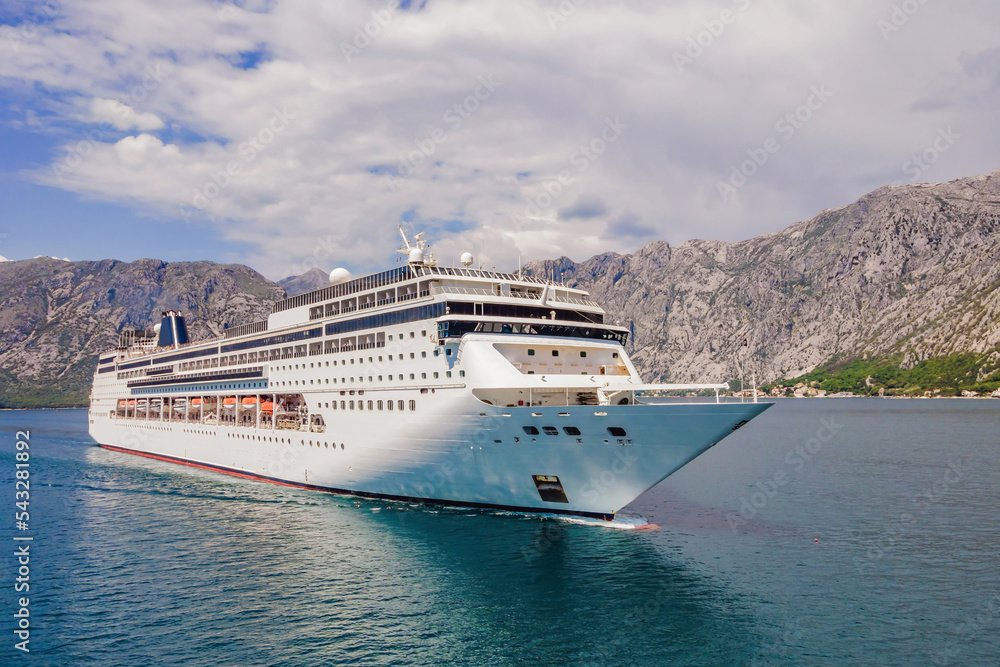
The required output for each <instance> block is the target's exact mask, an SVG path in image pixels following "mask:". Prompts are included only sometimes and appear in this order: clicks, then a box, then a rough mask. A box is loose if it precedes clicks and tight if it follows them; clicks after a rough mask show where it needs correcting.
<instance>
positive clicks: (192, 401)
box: [191, 398, 201, 405]
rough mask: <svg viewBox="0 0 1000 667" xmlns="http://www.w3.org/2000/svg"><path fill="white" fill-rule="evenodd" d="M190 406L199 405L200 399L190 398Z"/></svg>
mask: <svg viewBox="0 0 1000 667" xmlns="http://www.w3.org/2000/svg"><path fill="white" fill-rule="evenodd" d="M191 405H201V399H200V398H192V399H191Z"/></svg>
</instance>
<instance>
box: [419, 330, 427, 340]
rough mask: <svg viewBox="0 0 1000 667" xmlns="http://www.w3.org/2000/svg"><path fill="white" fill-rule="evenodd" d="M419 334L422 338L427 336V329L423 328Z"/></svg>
mask: <svg viewBox="0 0 1000 667" xmlns="http://www.w3.org/2000/svg"><path fill="white" fill-rule="evenodd" d="M420 335H421V336H423V337H424V338H427V330H426V329H425V330H423V331H421V332H420Z"/></svg>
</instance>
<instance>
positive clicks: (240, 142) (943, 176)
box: [0, 0, 1000, 279]
mask: <svg viewBox="0 0 1000 667" xmlns="http://www.w3.org/2000/svg"><path fill="white" fill-rule="evenodd" d="M0 7H2V8H0V255H2V256H4V257H7V258H10V259H23V258H28V257H33V256H36V255H51V256H57V257H68V258H69V259H71V260H82V259H103V258H116V259H121V260H126V261H131V260H135V259H138V258H142V257H156V258H160V259H164V260H168V261H183V260H198V259H210V260H214V261H220V262H239V263H244V264H248V265H250V266H252V267H253V268H255V269H257V270H258V271H260V272H261V273H263V274H264V275H266V276H267V277H269V278H272V279H280V278H283V277H285V276H289V275H296V274H299V273H302V272H304V271H305V270H307V269H309V268H311V267H313V266H318V267H319V268H321V269H323V270H324V271H329V270H330V269H332V268H334V267H338V266H343V267H346V268H348V269H350V270H352V271H353V272H355V273H364V272H368V271H377V270H382V269H385V268H390V267H391V266H393V265H394V264H393V262H394V261H395V259H394V258H395V256H396V253H395V249H396V248H397V247H398V246H399V237H398V232H397V227H398V226H399V225H404V226H405V227H406V228H407V229H408V230H409V231H410V232H411V233H417V232H421V231H423V232H425V238H427V239H428V240H430V241H431V242H432V246H433V250H434V251H435V252H436V254H437V257H438V259H439V260H440V261H441V262H442V263H443V264H446V265H451V264H453V263H455V262H457V261H458V258H459V256H460V255H461V253H462V252H465V251H470V252H472V253H473V254H474V255H475V257H476V262H477V263H479V264H482V265H483V266H485V267H493V266H496V267H497V268H500V269H510V268H513V267H516V266H517V262H518V258H521V259H522V260H523V261H527V260H531V259H541V258H557V257H560V256H562V255H566V256H568V257H570V258H571V259H573V260H576V261H582V260H584V259H586V258H588V257H590V256H592V255H594V254H598V253H602V252H608V251H615V252H633V251H635V250H636V249H637V248H639V247H641V246H642V245H644V244H645V243H648V242H650V241H653V240H666V241H669V242H670V243H672V244H680V243H682V242H683V241H685V240H688V239H692V238H702V239H721V240H725V241H737V240H741V239H745V238H750V237H753V236H757V235H759V234H764V233H768V232H774V231H778V230H780V229H783V228H784V227H786V226H788V225H789V224H791V223H794V222H797V221H800V220H806V219H809V218H812V217H813V216H815V215H816V214H817V213H819V212H820V211H821V210H823V209H826V208H833V207H837V206H843V205H845V204H849V203H850V202H852V201H854V200H856V199H857V198H858V197H860V196H862V195H864V194H865V193H867V192H869V191H871V190H874V189H876V188H878V187H881V186H883V185H890V184H896V185H901V184H905V183H911V182H938V181H947V180H951V179H954V178H959V177H963V176H973V175H977V174H986V173H990V172H993V171H995V170H997V169H1000V132H997V126H998V123H997V121H998V119H1000V113H998V109H1000V3H997V2H995V1H992V0H953V1H950V2H944V0H891V1H885V0H838V1H837V2H829V1H819V0H805V1H798V2H791V1H778V0H715V1H705V0H699V1H697V2H695V1H692V0H676V1H673V2H653V1H651V0H620V1H611V0H552V1H545V0H478V1H471V0H470V1H463V0H411V1H408V2H403V3H402V4H400V3H399V2H395V1H393V2H389V1H388V0H374V1H371V2H369V1H365V0H340V1H338V0H332V1H321V0H313V1H311V2H304V1H302V2H284V1H280V0H247V1H245V2H239V3H236V4H233V3H227V2H218V1H207V0H171V2H170V3H162V2H148V1H146V0H127V1H126V0H89V1H76V0H74V1H72V2H71V1H70V0H48V1H47V2H45V3H37V2H22V1H21V0H5V2H4V3H3V5H2V6H0Z"/></svg>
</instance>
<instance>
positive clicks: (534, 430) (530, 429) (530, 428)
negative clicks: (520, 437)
mask: <svg viewBox="0 0 1000 667" xmlns="http://www.w3.org/2000/svg"><path fill="white" fill-rule="evenodd" d="M521 428H523V429H524V432H525V433H527V434H528V435H538V429H537V428H535V427H534V426H522V427H521Z"/></svg>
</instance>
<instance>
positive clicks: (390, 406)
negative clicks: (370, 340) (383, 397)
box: [386, 401, 392, 411]
mask: <svg viewBox="0 0 1000 667" xmlns="http://www.w3.org/2000/svg"><path fill="white" fill-rule="evenodd" d="M386 403H387V405H386V408H388V409H389V411H392V401H386Z"/></svg>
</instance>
